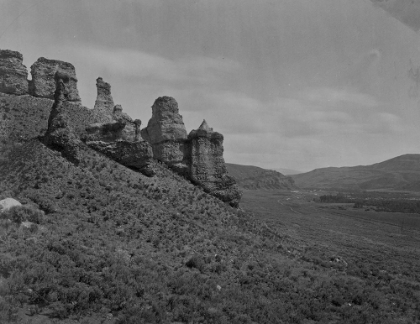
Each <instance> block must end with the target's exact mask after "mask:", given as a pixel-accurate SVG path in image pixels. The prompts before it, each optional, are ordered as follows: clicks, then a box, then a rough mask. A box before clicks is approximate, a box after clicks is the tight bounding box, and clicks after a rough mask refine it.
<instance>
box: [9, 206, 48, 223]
mask: <svg viewBox="0 0 420 324" xmlns="http://www.w3.org/2000/svg"><path fill="white" fill-rule="evenodd" d="M43 216H44V213H43V212H42V211H41V210H39V209H37V208H35V207H32V206H15V207H12V208H10V209H9V210H8V211H6V212H4V213H2V214H1V217H2V218H3V219H10V220H12V221H13V222H15V223H17V224H20V223H22V222H24V221H29V222H32V223H36V224H41V223H42V219H43Z"/></svg>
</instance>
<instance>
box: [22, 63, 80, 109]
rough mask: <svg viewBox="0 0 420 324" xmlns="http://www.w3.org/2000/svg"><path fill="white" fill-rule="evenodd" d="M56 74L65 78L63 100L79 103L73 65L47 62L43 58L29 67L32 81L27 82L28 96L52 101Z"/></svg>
mask: <svg viewBox="0 0 420 324" xmlns="http://www.w3.org/2000/svg"><path fill="white" fill-rule="evenodd" d="M57 72H58V73H59V74H61V75H66V78H65V79H63V82H64V83H65V86H66V94H65V96H66V97H65V99H66V100H67V101H70V102H76V103H80V97H79V91H78V90H77V78H76V69H75V68H74V66H73V64H70V63H67V62H63V61H59V60H49V59H46V58H44V57H40V58H39V59H38V60H37V61H36V62H35V63H34V64H32V66H31V75H32V80H31V81H30V82H29V94H30V95H32V96H35V97H40V98H48V99H53V100H54V93H55V90H56V73H57Z"/></svg>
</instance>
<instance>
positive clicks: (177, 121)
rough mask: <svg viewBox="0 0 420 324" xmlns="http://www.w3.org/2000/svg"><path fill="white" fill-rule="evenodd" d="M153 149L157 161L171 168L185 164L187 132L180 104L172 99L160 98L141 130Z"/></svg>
mask: <svg viewBox="0 0 420 324" xmlns="http://www.w3.org/2000/svg"><path fill="white" fill-rule="evenodd" d="M141 135H142V137H143V138H144V139H145V140H147V141H148V142H149V143H150V144H151V145H152V148H153V155H154V157H155V159H157V160H160V161H162V162H165V163H166V164H168V165H169V166H171V165H174V164H179V163H183V160H184V153H185V142H186V140H187V130H186V129H185V125H184V122H183V120H182V116H181V115H180V114H179V110H178V103H177V102H176V100H175V99H174V98H172V97H166V96H165V97H159V98H157V99H156V101H155V102H154V104H153V106H152V118H151V119H150V120H149V122H148V124H147V127H146V128H144V129H142V130H141Z"/></svg>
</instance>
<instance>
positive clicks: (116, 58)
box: [68, 46, 240, 84]
mask: <svg viewBox="0 0 420 324" xmlns="http://www.w3.org/2000/svg"><path fill="white" fill-rule="evenodd" d="M68 50H70V51H73V52H74V53H73V55H74V56H79V57H80V56H82V57H83V58H84V59H86V60H88V61H90V62H91V64H93V65H96V66H99V67H102V69H103V68H104V67H106V69H108V70H109V71H110V72H111V74H112V75H114V76H124V77H127V78H137V79H147V80H149V81H159V82H168V83H183V84H186V83H187V84H190V83H194V84H197V83H200V84H203V83H205V84H207V83H213V82H215V81H217V80H218V78H219V77H220V76H222V75H224V74H227V73H230V72H232V71H235V70H237V69H239V68H240V65H239V63H237V62H235V61H232V60H227V59H223V58H210V57H190V58H188V59H179V60H171V59H168V58H165V57H162V56H158V55H153V54H149V53H146V52H142V51H136V50H129V49H108V48H99V47H89V46H86V47H85V49H84V50H83V51H80V50H74V49H73V50H72V49H68ZM92 58H94V59H93V60H92Z"/></svg>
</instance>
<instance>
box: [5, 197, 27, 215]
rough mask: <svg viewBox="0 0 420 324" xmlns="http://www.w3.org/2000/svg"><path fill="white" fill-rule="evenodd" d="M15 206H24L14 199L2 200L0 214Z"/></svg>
mask: <svg viewBox="0 0 420 324" xmlns="http://www.w3.org/2000/svg"><path fill="white" fill-rule="evenodd" d="M15 206H22V204H21V203H20V202H19V201H17V200H16V199H13V198H6V199H3V200H0V214H1V213H3V212H5V211H8V210H9V209H10V208H12V207H15Z"/></svg>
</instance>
